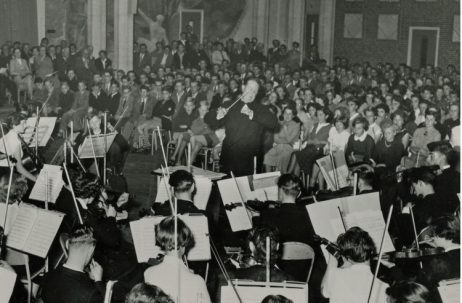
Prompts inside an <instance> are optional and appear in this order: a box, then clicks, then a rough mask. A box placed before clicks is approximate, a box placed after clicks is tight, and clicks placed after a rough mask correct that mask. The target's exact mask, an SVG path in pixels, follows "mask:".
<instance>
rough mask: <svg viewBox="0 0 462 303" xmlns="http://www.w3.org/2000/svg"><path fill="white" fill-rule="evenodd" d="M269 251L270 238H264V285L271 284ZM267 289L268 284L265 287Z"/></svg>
mask: <svg viewBox="0 0 462 303" xmlns="http://www.w3.org/2000/svg"><path fill="white" fill-rule="evenodd" d="M270 250H271V239H270V237H266V283H270V282H271V277H270V273H271V268H270V262H271V256H270ZM267 287H269V284H268V285H267Z"/></svg>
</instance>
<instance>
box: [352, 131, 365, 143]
mask: <svg viewBox="0 0 462 303" xmlns="http://www.w3.org/2000/svg"><path fill="white" fill-rule="evenodd" d="M366 137H367V132H364V133H363V134H362V136H361V137H358V136H356V135H355V141H361V142H363V141H364V140H366Z"/></svg>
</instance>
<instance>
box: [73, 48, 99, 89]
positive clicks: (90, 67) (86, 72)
mask: <svg viewBox="0 0 462 303" xmlns="http://www.w3.org/2000/svg"><path fill="white" fill-rule="evenodd" d="M73 68H74V70H75V73H76V74H77V77H78V78H79V79H80V80H85V81H86V83H88V85H90V84H91V83H92V81H93V74H94V73H95V72H96V67H95V64H94V63H93V61H92V60H90V57H89V51H88V49H87V48H84V49H82V51H81V55H80V56H78V55H76V58H75V60H74V62H73Z"/></svg>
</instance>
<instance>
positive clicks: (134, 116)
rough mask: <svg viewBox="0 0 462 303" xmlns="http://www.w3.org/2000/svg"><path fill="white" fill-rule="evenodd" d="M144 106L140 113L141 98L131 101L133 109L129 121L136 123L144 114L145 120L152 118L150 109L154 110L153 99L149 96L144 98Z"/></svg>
mask: <svg viewBox="0 0 462 303" xmlns="http://www.w3.org/2000/svg"><path fill="white" fill-rule="evenodd" d="M146 98H147V99H146V104H145V106H144V110H143V112H141V103H142V102H141V96H138V97H136V98H135V100H134V101H133V109H132V113H131V116H130V119H131V120H133V121H138V119H139V118H140V116H141V115H142V114H143V113H144V114H145V115H146V119H151V117H152V109H153V108H154V105H155V104H154V98H153V97H151V96H147V97H146Z"/></svg>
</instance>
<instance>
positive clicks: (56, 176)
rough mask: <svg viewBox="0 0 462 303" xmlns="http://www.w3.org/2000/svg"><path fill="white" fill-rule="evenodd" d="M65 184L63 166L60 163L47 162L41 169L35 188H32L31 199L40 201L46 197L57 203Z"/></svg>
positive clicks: (49, 200)
mask: <svg viewBox="0 0 462 303" xmlns="http://www.w3.org/2000/svg"><path fill="white" fill-rule="evenodd" d="M47 179H48V180H47ZM47 186H48V197H47ZM63 186H64V181H63V178H62V169H61V167H60V166H58V165H49V164H45V165H44V166H43V168H42V170H41V171H40V175H39V176H38V178H37V182H35V185H34V188H32V191H31V193H30V195H29V199H32V200H38V201H45V199H47V200H48V202H51V203H55V202H56V199H57V198H58V196H59V193H60V192H61V189H62V187H63Z"/></svg>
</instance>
